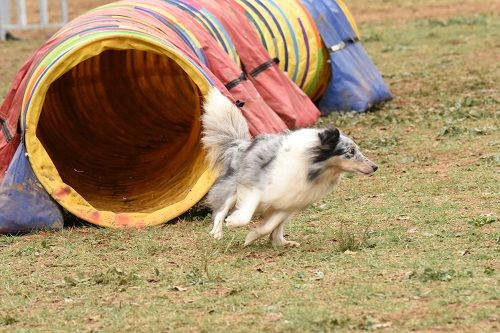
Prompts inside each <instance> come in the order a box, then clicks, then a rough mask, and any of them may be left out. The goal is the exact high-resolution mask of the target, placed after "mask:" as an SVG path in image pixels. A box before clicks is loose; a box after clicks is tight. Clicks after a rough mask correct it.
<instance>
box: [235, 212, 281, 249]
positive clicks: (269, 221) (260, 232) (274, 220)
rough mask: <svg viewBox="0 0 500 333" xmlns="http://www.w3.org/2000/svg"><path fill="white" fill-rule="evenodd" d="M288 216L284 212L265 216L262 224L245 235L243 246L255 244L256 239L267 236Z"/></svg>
mask: <svg viewBox="0 0 500 333" xmlns="http://www.w3.org/2000/svg"><path fill="white" fill-rule="evenodd" d="M289 216H290V213H288V212H284V211H274V212H272V213H270V214H269V215H268V216H266V218H265V220H264V223H262V224H261V225H260V226H258V227H257V228H255V229H253V230H252V231H250V232H249V233H248V234H247V237H246V238H245V244H244V245H243V246H248V245H250V244H252V243H253V242H255V241H256V240H257V239H259V238H261V237H263V236H266V235H269V234H270V233H271V232H272V231H273V230H274V229H276V228H277V227H278V226H279V225H280V224H282V223H283V221H285V220H286V219H287V218H288V217H289Z"/></svg>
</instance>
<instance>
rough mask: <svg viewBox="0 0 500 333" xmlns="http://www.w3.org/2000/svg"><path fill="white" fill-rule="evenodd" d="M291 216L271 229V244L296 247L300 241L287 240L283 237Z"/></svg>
mask: <svg viewBox="0 0 500 333" xmlns="http://www.w3.org/2000/svg"><path fill="white" fill-rule="evenodd" d="M290 220H291V217H288V218H287V219H286V220H285V221H283V222H282V223H281V224H280V225H279V226H278V227H276V229H274V230H273V232H272V233H271V235H270V236H269V239H270V241H271V244H272V245H273V246H290V247H298V246H300V243H298V242H294V241H288V240H286V239H285V235H284V232H285V231H284V230H285V227H286V226H287V224H288V223H289V222H290Z"/></svg>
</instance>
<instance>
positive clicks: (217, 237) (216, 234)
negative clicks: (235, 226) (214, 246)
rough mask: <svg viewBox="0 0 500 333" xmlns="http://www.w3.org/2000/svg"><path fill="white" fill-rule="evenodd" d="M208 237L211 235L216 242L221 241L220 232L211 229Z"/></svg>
mask: <svg viewBox="0 0 500 333" xmlns="http://www.w3.org/2000/svg"><path fill="white" fill-rule="evenodd" d="M210 235H212V236H213V237H214V238H215V239H217V240H221V239H222V230H217V229H212V231H210Z"/></svg>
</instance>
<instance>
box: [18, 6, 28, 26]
mask: <svg viewBox="0 0 500 333" xmlns="http://www.w3.org/2000/svg"><path fill="white" fill-rule="evenodd" d="M17 24H18V25H20V26H22V27H25V26H27V25H28V19H27V16H26V2H24V0H17Z"/></svg>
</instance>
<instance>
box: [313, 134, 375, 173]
mask: <svg viewBox="0 0 500 333" xmlns="http://www.w3.org/2000/svg"><path fill="white" fill-rule="evenodd" d="M318 139H319V142H318V146H317V147H315V148H314V152H313V163H320V164H322V165H323V167H325V168H332V169H336V170H338V171H340V172H355V173H359V174H362V175H367V176H369V175H372V174H373V173H374V172H375V171H377V169H378V166H377V165H376V164H375V163H373V162H372V161H370V160H369V159H368V158H366V157H365V156H364V155H363V153H362V152H361V150H360V149H359V147H358V145H357V144H356V143H354V141H352V140H351V139H350V138H348V137H347V136H345V135H342V133H340V131H339V130H338V129H336V128H326V129H321V130H319V133H318Z"/></svg>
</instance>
